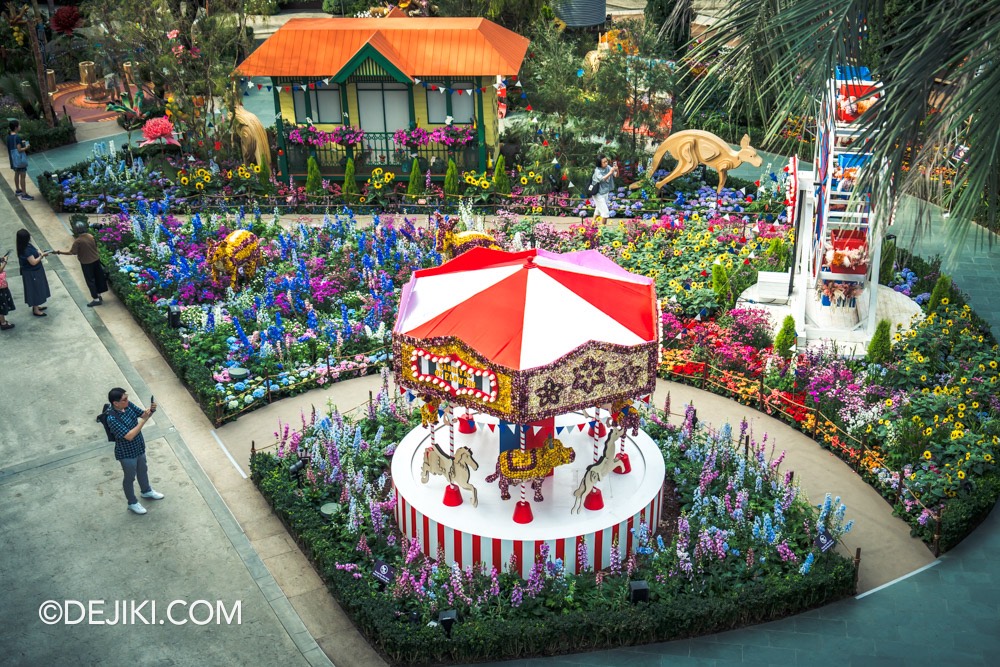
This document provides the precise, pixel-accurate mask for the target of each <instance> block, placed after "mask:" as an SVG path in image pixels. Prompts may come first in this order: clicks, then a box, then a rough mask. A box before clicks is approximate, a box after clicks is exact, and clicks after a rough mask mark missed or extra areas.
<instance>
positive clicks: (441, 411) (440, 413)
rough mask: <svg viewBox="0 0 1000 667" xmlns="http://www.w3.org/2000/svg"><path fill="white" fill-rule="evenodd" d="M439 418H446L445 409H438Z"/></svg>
mask: <svg viewBox="0 0 1000 667" xmlns="http://www.w3.org/2000/svg"><path fill="white" fill-rule="evenodd" d="M438 417H444V409H443V408H438Z"/></svg>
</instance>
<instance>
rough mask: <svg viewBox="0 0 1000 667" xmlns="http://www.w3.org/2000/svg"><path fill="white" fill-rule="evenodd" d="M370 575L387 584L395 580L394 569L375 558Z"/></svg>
mask: <svg viewBox="0 0 1000 667" xmlns="http://www.w3.org/2000/svg"><path fill="white" fill-rule="evenodd" d="M372 576H373V577H375V578H376V579H378V581H379V582H380V583H382V584H383V585H385V586H389V585H391V584H392V583H393V582H395V581H396V570H395V569H393V567H392V566H391V565H389V564H388V563H386V562H384V561H381V560H377V561H375V569H374V570H373V571H372Z"/></svg>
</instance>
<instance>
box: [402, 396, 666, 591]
mask: <svg viewBox="0 0 1000 667" xmlns="http://www.w3.org/2000/svg"><path fill="white" fill-rule="evenodd" d="M456 416H457V417H461V416H462V412H461V410H460V409H459V410H456ZM603 417H605V418H606V417H607V413H604V414H603ZM591 419H593V418H592V417H585V416H582V415H580V414H568V415H560V416H558V417H556V418H555V425H556V427H564V429H563V431H562V432H561V433H559V434H556V435H555V438H556V439H557V440H559V441H561V442H562V443H563V445H565V446H568V447H572V448H573V450H574V451H575V453H576V457H575V460H574V461H573V462H571V463H568V464H565V465H562V466H559V467H557V468H556V469H555V472H554V474H553V475H551V476H549V477H546V478H545V481H544V482H543V484H542V489H541V490H542V495H543V496H544V501H542V502H534V500H533V495H534V494H533V491H532V489H531V487H530V486H528V487H527V494H526V500H527V501H528V502H529V503H531V510H532V513H533V516H534V520H533V521H531V522H530V523H515V521H514V519H513V517H514V508H515V504H516V503H517V502H518V500H519V499H520V487H519V486H516V485H514V484H511V486H510V494H511V496H512V497H511V499H510V500H501V498H500V488H499V485H498V483H497V482H494V483H492V484H491V483H487V482H486V481H485V480H486V477H487V476H488V475H491V474H493V473H494V471H495V469H496V465H497V460H498V456H499V451H500V433H499V429H501V428H504V427H503V426H501V425H499V422H498V420H496V419H495V418H493V417H490V416H487V415H482V414H477V415H476V416H475V420H476V421H477V422H478V423H477V428H476V431H475V433H471V434H463V433H460V432H459V431H458V428H457V426H456V429H455V449H456V450H457V449H458V448H459V447H462V446H465V447H469V448H470V449H471V450H472V453H473V458H474V459H475V461H476V463H477V464H478V465H479V469H478V470H470V472H471V476H470V479H469V481H470V483H471V484H472V485H473V486H474V487H475V488H476V490H477V494H478V502H479V504H478V507H473V505H472V492H471V491H468V490H464V489H463V490H461V494H462V504H461V505H458V506H455V507H449V506H446V505H445V504H444V502H443V499H444V494H445V487H446V486H447V484H448V482H447V480H446V479H445V478H444V477H443V476H441V475H431V476H430V477H429V479H428V482H427V483H426V484H423V483H421V481H420V477H421V466H422V465H423V460H424V451H425V450H426V449H427V448H428V447H430V432H429V431H428V430H427V429H425V428H423V427H417V428H416V429H414V430H413V431H411V432H410V433H409V434H408V435H407V436H406V437H405V438H403V441H402V442H400V443H399V446H398V447H397V448H396V452H395V454H394V455H393V457H392V480H393V484H394V486H395V490H396V520H397V521H398V522H399V527H400V530H401V531H402V533H403V534H404V535H406V536H407V537H408V538H409V539H415V540H417V541H418V542H419V543H420V544H421V545H422V548H423V552H424V553H425V554H426V555H428V556H430V557H432V558H436V557H437V555H438V551H439V548H443V549H444V557H445V562H447V563H450V562H457V563H458V564H459V565H461V566H462V567H463V568H465V567H469V566H472V565H475V564H477V563H483V564H485V566H486V568H487V569H489V567H490V566H494V567H496V568H497V570H499V571H503V570H504V569H505V568H506V567H507V565H508V563H509V562H510V559H511V556H515V557H516V558H517V567H518V569H519V570H520V573H521V575H522V576H523V577H527V576H528V575H529V574H530V570H531V567H532V565H533V564H534V560H535V555H536V554H537V553H539V550H540V548H541V546H542V544H548V545H549V549H550V557H551V558H560V559H562V561H563V563H564V565H565V568H566V570H567V571H568V572H576V569H577V548H578V546H579V544H580V543H581V542H584V541H586V545H587V546H586V548H587V555H588V561H589V562H590V564H591V566H593V567H594V568H595V569H601V568H604V567H607V565H608V563H609V562H610V561H609V559H610V556H611V549H612V545H613V544H615V543H617V545H618V551H619V553H620V554H621V555H622V557H623V558H624V557H625V556H627V554H629V553H630V552H631V551H632V546H633V536H632V528H634V527H637V526H639V525H640V524H646V525H647V526H649V528H650V530H651V532H655V528H656V525H657V522H658V521H659V517H660V510H661V492H662V488H663V481H664V472H665V466H664V463H663V456H662V455H661V454H660V451H659V449H658V448H657V446H656V444H655V443H654V442H653V440H652V439H651V438H650V437H649V436H648V435H646V433H645V432H643V431H639V434H638V435H636V436H631V435H628V436H626V439H625V443H626V444H625V453H626V454H628V456H629V462H630V464H631V471H630V472H629V473H627V474H618V473H610V474H608V475H606V476H604V477H603V478H602V479H601V481H600V482H599V483H597V485H596V486H597V487H598V488H599V489H600V490H601V494H602V496H603V500H604V508H603V509H600V510H588V509H586V508H582V509H580V511H579V513H573V512H572V509H573V505H574V503H575V502H576V498H575V496H574V493H573V492H574V491H575V490H576V489H577V488H578V486H579V485H580V482H581V480H583V478H584V473H585V471H586V468H587V466H588V465H590V464H591V463H593V461H594V439H593V438H592V437H590V436H589V435H588V428H587V427H586V426H585V427H584V428H583V429H582V430H581V429H580V428H579V424H581V422H584V421H589V420H591ZM487 424H495V425H496V426H495V430H491V429H490V428H489V427H488V426H487ZM436 428H437V430H436V433H435V438H436V440H437V445H438V447H439V448H440V449H441V450H442V451H444V452H445V453H448V452H449V443H448V438H449V433H448V430H449V427H447V426H445V425H443V424H438V425H437V427H436ZM604 440H605V438H601V441H600V443H599V445H598V449H599V450H602V449H603V447H604ZM611 447H612V445H611V444H609V445H608V448H609V456H613V454H612V453H611ZM614 447H615V450H614V451H615V452H617V451H618V443H614Z"/></svg>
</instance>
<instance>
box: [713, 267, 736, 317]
mask: <svg viewBox="0 0 1000 667" xmlns="http://www.w3.org/2000/svg"><path fill="white" fill-rule="evenodd" d="M712 291H713V292H715V298H716V300H717V301H718V302H719V304H720V305H721V306H722V308H724V309H729V308H730V307H731V306H732V303H730V302H731V301H732V297H731V293H730V291H729V274H728V273H726V267H724V266H722V264H713V265H712Z"/></svg>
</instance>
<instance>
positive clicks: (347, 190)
mask: <svg viewBox="0 0 1000 667" xmlns="http://www.w3.org/2000/svg"><path fill="white" fill-rule="evenodd" d="M340 193H341V194H342V195H343V196H344V202H345V203H348V204H349V203H351V202H353V201H354V200H355V199H357V197H358V182H357V181H356V180H355V178H354V158H347V166H346V167H345V168H344V187H343V188H341V190H340Z"/></svg>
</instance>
